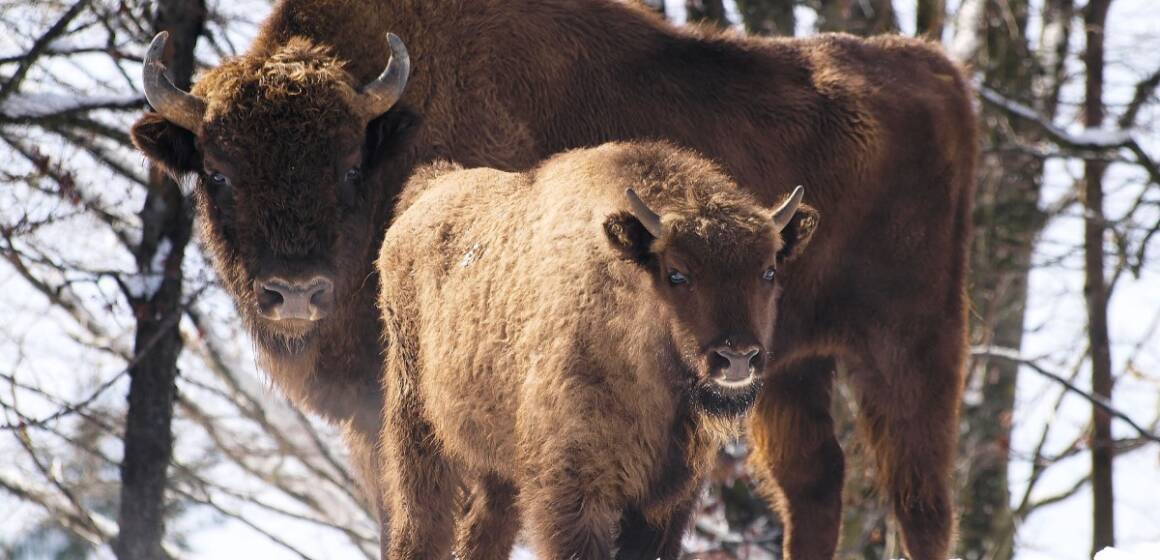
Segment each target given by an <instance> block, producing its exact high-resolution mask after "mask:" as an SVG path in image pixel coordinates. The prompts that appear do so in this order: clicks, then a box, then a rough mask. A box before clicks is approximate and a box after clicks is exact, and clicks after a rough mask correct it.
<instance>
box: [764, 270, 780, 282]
mask: <svg viewBox="0 0 1160 560" xmlns="http://www.w3.org/2000/svg"><path fill="white" fill-rule="evenodd" d="M774 276H777V271H775V270H774V269H773V267H772V266H771V267H769V268H767V269H765V272H762V273H761V279H762V280H765V281H766V282H773V278H774Z"/></svg>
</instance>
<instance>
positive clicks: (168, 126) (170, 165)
mask: <svg viewBox="0 0 1160 560" xmlns="http://www.w3.org/2000/svg"><path fill="white" fill-rule="evenodd" d="M129 135H130V136H131V137H132V138H133V144H134V145H135V146H137V149H139V150H141V151H142V152H144V153H145V155H146V156H149V159H151V160H153V161H154V162H156V163H158V164H160V165H161V166H162V167H164V168H165V169H166V171H168V172H169V174H170V175H173V176H174V177H179V176H181V175H184V174H186V173H192V172H194V171H198V170H199V169H200V168H201V154H199V153H198V151H197V138H196V137H195V136H194V135H193V133H192V132H190V131H188V130H186V129H184V128H181V127H180V126H177V125H175V124H173V123H171V122H169V121H167V120H165V117H162V116H161V115H158V114H157V113H145V114H144V115H142V116H141V118H139V119H137V122H135V123H133V128H131V129H130V130H129Z"/></svg>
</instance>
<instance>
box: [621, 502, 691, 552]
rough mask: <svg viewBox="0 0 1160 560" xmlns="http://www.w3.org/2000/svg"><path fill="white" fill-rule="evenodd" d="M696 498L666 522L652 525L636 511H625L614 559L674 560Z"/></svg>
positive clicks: (673, 513)
mask: <svg viewBox="0 0 1160 560" xmlns="http://www.w3.org/2000/svg"><path fill="white" fill-rule="evenodd" d="M695 502H696V497H694V498H693V499H690V500H689V501H688V502H687V503H683V504H681V505H679V506H677V507H676V508H674V509H673V511H672V512H671V514H670V515H669V517H668V519H666V520H664V521H663V522H662V523H661V524H660V526H654V525H653V524H651V523H649V522H648V520H647V519H645V517H644V514H642V513H641V512H640V510H638V509H636V508H628V509H626V510H625V511H624V514H623V515H622V516H621V518H620V535H619V536H618V537H617V541H616V542H617V546H618V547H619V550H618V551H617V552H616V558H617V560H656V559H657V558H660V559H661V560H676V559H677V558H679V557H680V556H681V539H682V537H684V536H685V529H686V528H687V527H688V526H689V517H690V516H691V515H692V512H693V504H694V503H695Z"/></svg>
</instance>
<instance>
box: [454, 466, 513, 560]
mask: <svg viewBox="0 0 1160 560" xmlns="http://www.w3.org/2000/svg"><path fill="white" fill-rule="evenodd" d="M468 491H469V492H470V493H469V495H468V496H467V503H466V504H465V505H464V512H463V517H462V519H460V520H459V525H458V528H457V531H456V532H457V536H456V542H457V543H458V544H457V546H456V549H457V550H458V554H457V555H456V556H457V557H458V558H463V559H464V560H492V559H494V560H502V559H506V558H509V557H510V556H511V553H512V547H513V546H515V540H516V532H518V531H519V528H520V519H519V512H518V511H517V509H516V488H515V486H513V485H512V483H511V482H509V481H507V480H505V479H503V478H500V477H499V476H496V475H495V474H488V475H485V476H483V477H481V478H480V479H479V480H478V481H476V482H475V483H474V484H472V485H470V486H469V488H468Z"/></svg>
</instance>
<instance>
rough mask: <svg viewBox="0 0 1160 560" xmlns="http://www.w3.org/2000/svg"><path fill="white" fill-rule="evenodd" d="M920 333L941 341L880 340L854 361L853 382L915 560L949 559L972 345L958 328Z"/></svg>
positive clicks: (864, 426)
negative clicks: (911, 344)
mask: <svg viewBox="0 0 1160 560" xmlns="http://www.w3.org/2000/svg"><path fill="white" fill-rule="evenodd" d="M940 328H941V329H942V330H940ZM919 332H924V333H934V334H933V335H931V336H933V337H935V338H939V340H930V339H929V338H928V339H926V340H923V341H922V344H921V346H922V347H921V348H917V347H915V348H910V349H906V346H905V345H903V344H891V343H890V342H889V341H886V343H883V340H882V339H879V340H878V344H876V345H875V346H874V347H873V348H866V349H865V351H864V352H863V353H862V356H861V357H856V358H854V359H852V360H851V366H853V367H852V368H851V380H852V381H853V382H854V384H855V387H856V388H857V389H858V392H859V400H860V408H861V410H860V413H859V424H860V427H861V432H862V434H863V437H864V439H865V440H866V441H868V443H869V444H870V448H871V449H872V450H873V452H874V456H875V459H876V462H877V466H878V473H879V478H880V480H879V486H880V487H881V489H882V491H883V492H884V495H887V496H889V497H890V500H891V504H892V506H893V509H894V514H895V516H896V517H897V519H898V523H899V525H900V526H901V528H902V533H903V542H904V543H905V546H906V551H907V553H908V557H909V558H912V559H914V560H934V559H939V560H941V559H943V558H947V553H948V552H949V548H950V542H951V534H952V532H953V530H954V514H953V510H952V502H951V489H950V482H951V475H952V472H951V471H952V468H953V464H952V461H953V459H954V452H955V446H956V441H957V430H958V410H959V395H960V393H961V384H962V378H961V373H960V368H961V367H962V359H963V347H964V346H963V339H962V337H961V335H960V334H958V333H959V332H960V331H958V330H957V329H954V328H951V329H946V328H945V327H931V328H929V329H923V330H922V331H919ZM915 346H918V345H917V344H916V345H915ZM900 348H901V349H902V350H900Z"/></svg>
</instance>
